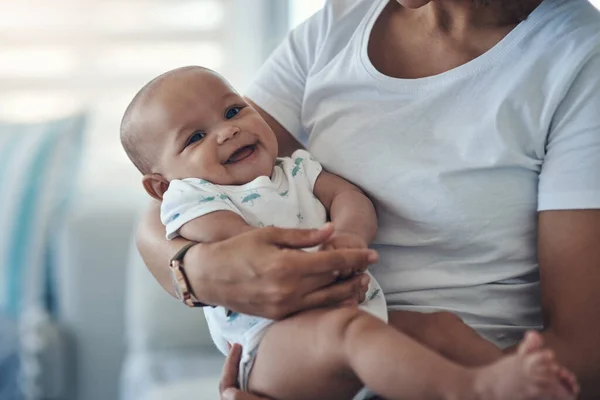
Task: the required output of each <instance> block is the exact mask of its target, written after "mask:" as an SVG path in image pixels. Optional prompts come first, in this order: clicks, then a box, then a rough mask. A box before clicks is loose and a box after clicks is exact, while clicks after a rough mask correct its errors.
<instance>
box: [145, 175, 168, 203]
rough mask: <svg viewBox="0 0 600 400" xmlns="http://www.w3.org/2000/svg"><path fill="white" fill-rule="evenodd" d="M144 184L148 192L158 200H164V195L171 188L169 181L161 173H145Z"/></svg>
mask: <svg viewBox="0 0 600 400" xmlns="http://www.w3.org/2000/svg"><path fill="white" fill-rule="evenodd" d="M142 184H143V185H144V189H146V193H148V194H149V195H150V196H152V197H153V198H155V199H156V200H158V201H162V199H163V195H164V194H165V192H166V191H167V189H168V188H169V182H168V181H167V180H166V179H165V178H164V177H163V176H162V175H160V174H149V175H144V178H142Z"/></svg>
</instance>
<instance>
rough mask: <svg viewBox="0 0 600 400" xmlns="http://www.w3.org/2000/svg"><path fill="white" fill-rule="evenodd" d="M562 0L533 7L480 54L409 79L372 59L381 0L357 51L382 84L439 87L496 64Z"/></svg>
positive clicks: (409, 88)
mask: <svg viewBox="0 0 600 400" xmlns="http://www.w3.org/2000/svg"><path fill="white" fill-rule="evenodd" d="M559 1H561V0H544V1H542V3H541V4H540V5H539V6H538V7H537V8H536V9H535V10H533V12H532V13H531V14H530V15H529V17H528V18H527V19H526V20H525V21H522V22H521V23H519V24H518V25H517V26H516V27H515V28H514V29H513V30H511V31H510V32H509V33H508V34H507V35H506V36H505V37H504V38H502V40H500V41H499V42H498V43H496V45H494V46H493V47H492V48H491V49H489V50H488V51H486V52H485V53H483V54H482V55H480V56H479V57H477V58H475V59H473V60H471V61H469V62H467V63H465V64H463V65H460V66H458V67H456V68H453V69H451V70H449V71H446V72H442V73H441V74H437V75H432V76H427V77H423V78H414V79H406V78H394V77H391V76H388V75H385V74H383V73H381V72H380V71H379V70H378V69H377V68H375V66H374V65H373V64H372V63H371V59H370V58H369V54H368V45H369V40H370V38H371V32H372V30H373V26H374V25H375V21H377V19H378V18H379V16H380V15H381V13H382V11H383V9H384V7H385V6H386V4H387V3H388V2H389V0H379V1H378V2H377V3H375V4H374V5H373V7H372V8H371V10H370V13H369V14H368V16H367V17H366V18H364V19H363V24H362V26H361V28H360V29H361V30H360V37H361V40H360V49H359V51H358V52H357V54H358V57H359V61H360V64H362V66H363V67H364V69H365V70H366V72H367V73H368V74H369V75H370V76H371V77H372V78H374V79H375V80H376V81H377V82H378V83H379V84H380V85H379V86H380V87H384V88H388V89H394V90H406V91H417V90H426V89H428V88H431V87H437V86H439V85H442V84H444V83H449V82H453V81H456V80H458V79H460V78H462V77H464V76H468V75H473V74H476V73H478V72H480V71H482V70H483V69H485V68H488V67H489V66H491V65H493V64H494V62H495V61H496V60H498V59H499V58H500V57H502V56H503V55H504V54H506V53H507V52H508V51H509V50H510V49H512V48H513V47H514V46H515V45H516V44H517V43H518V42H519V41H520V40H521V39H522V38H523V37H524V36H526V35H527V33H528V32H529V31H531V29H533V28H534V27H535V26H536V25H537V24H538V23H539V21H540V19H541V16H542V15H544V14H545V13H546V12H547V10H548V9H549V8H550V7H551V5H552V3H556V2H559Z"/></svg>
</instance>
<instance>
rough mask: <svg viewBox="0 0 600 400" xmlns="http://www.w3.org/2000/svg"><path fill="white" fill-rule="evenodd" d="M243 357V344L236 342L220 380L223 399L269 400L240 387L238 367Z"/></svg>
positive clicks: (220, 391)
mask: <svg viewBox="0 0 600 400" xmlns="http://www.w3.org/2000/svg"><path fill="white" fill-rule="evenodd" d="M241 357H242V346H240V345H239V344H237V343H235V344H234V345H233V346H232V347H231V349H230V350H229V354H228V355H227V358H226V359H225V365H224V366H223V373H222V374H221V382H219V393H221V400H268V399H267V398H266V397H258V396H254V395H252V394H249V393H244V392H242V391H241V390H239V389H238V380H237V378H238V368H239V366H240V359H241Z"/></svg>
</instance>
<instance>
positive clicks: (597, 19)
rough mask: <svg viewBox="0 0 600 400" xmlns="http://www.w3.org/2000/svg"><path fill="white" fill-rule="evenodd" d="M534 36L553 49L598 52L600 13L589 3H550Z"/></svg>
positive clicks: (552, 0)
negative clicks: (561, 48)
mask: <svg viewBox="0 0 600 400" xmlns="http://www.w3.org/2000/svg"><path fill="white" fill-rule="evenodd" d="M545 3H546V4H543V5H542V7H543V6H546V7H545V8H544V9H543V12H542V13H541V16H540V18H539V20H537V21H536V28H537V29H532V33H534V34H535V33H539V34H541V36H542V37H543V38H544V40H545V41H546V42H548V43H552V47H554V49H555V50H556V49H557V47H564V48H569V49H571V50H574V51H576V50H584V51H587V52H589V51H595V50H597V49H598V48H599V47H600V10H598V9H597V8H596V7H594V6H593V5H592V4H591V3H590V2H589V1H587V0H546V2H545Z"/></svg>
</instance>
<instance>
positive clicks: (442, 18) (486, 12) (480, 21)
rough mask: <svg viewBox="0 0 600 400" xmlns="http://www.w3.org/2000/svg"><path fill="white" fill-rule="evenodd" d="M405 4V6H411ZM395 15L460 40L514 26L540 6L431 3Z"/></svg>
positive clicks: (531, 0) (479, 0)
mask: <svg viewBox="0 0 600 400" xmlns="http://www.w3.org/2000/svg"><path fill="white" fill-rule="evenodd" d="M410 2H411V1H410V0H408V1H407V2H406V4H408V3H410ZM402 3H405V2H404V1H402V0H398V1H397V2H396V7H395V8H396V11H397V12H399V13H402V14H405V15H404V16H405V17H410V18H414V19H415V20H417V21H419V22H420V24H422V25H423V27H424V28H425V29H427V30H429V31H431V32H432V33H437V34H448V35H452V36H454V35H458V36H463V35H467V34H469V33H471V32H475V31H480V30H490V29H492V30H494V29H498V28H504V27H509V26H515V25H517V24H518V23H519V22H521V21H522V20H523V19H525V18H527V16H528V15H529V14H530V13H531V12H532V11H533V10H534V9H535V8H536V7H537V6H538V5H540V4H541V3H542V0H431V1H429V2H428V3H427V4H425V5H423V6H421V7H415V8H410V5H409V6H407V7H403V6H402V5H401V4H402Z"/></svg>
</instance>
